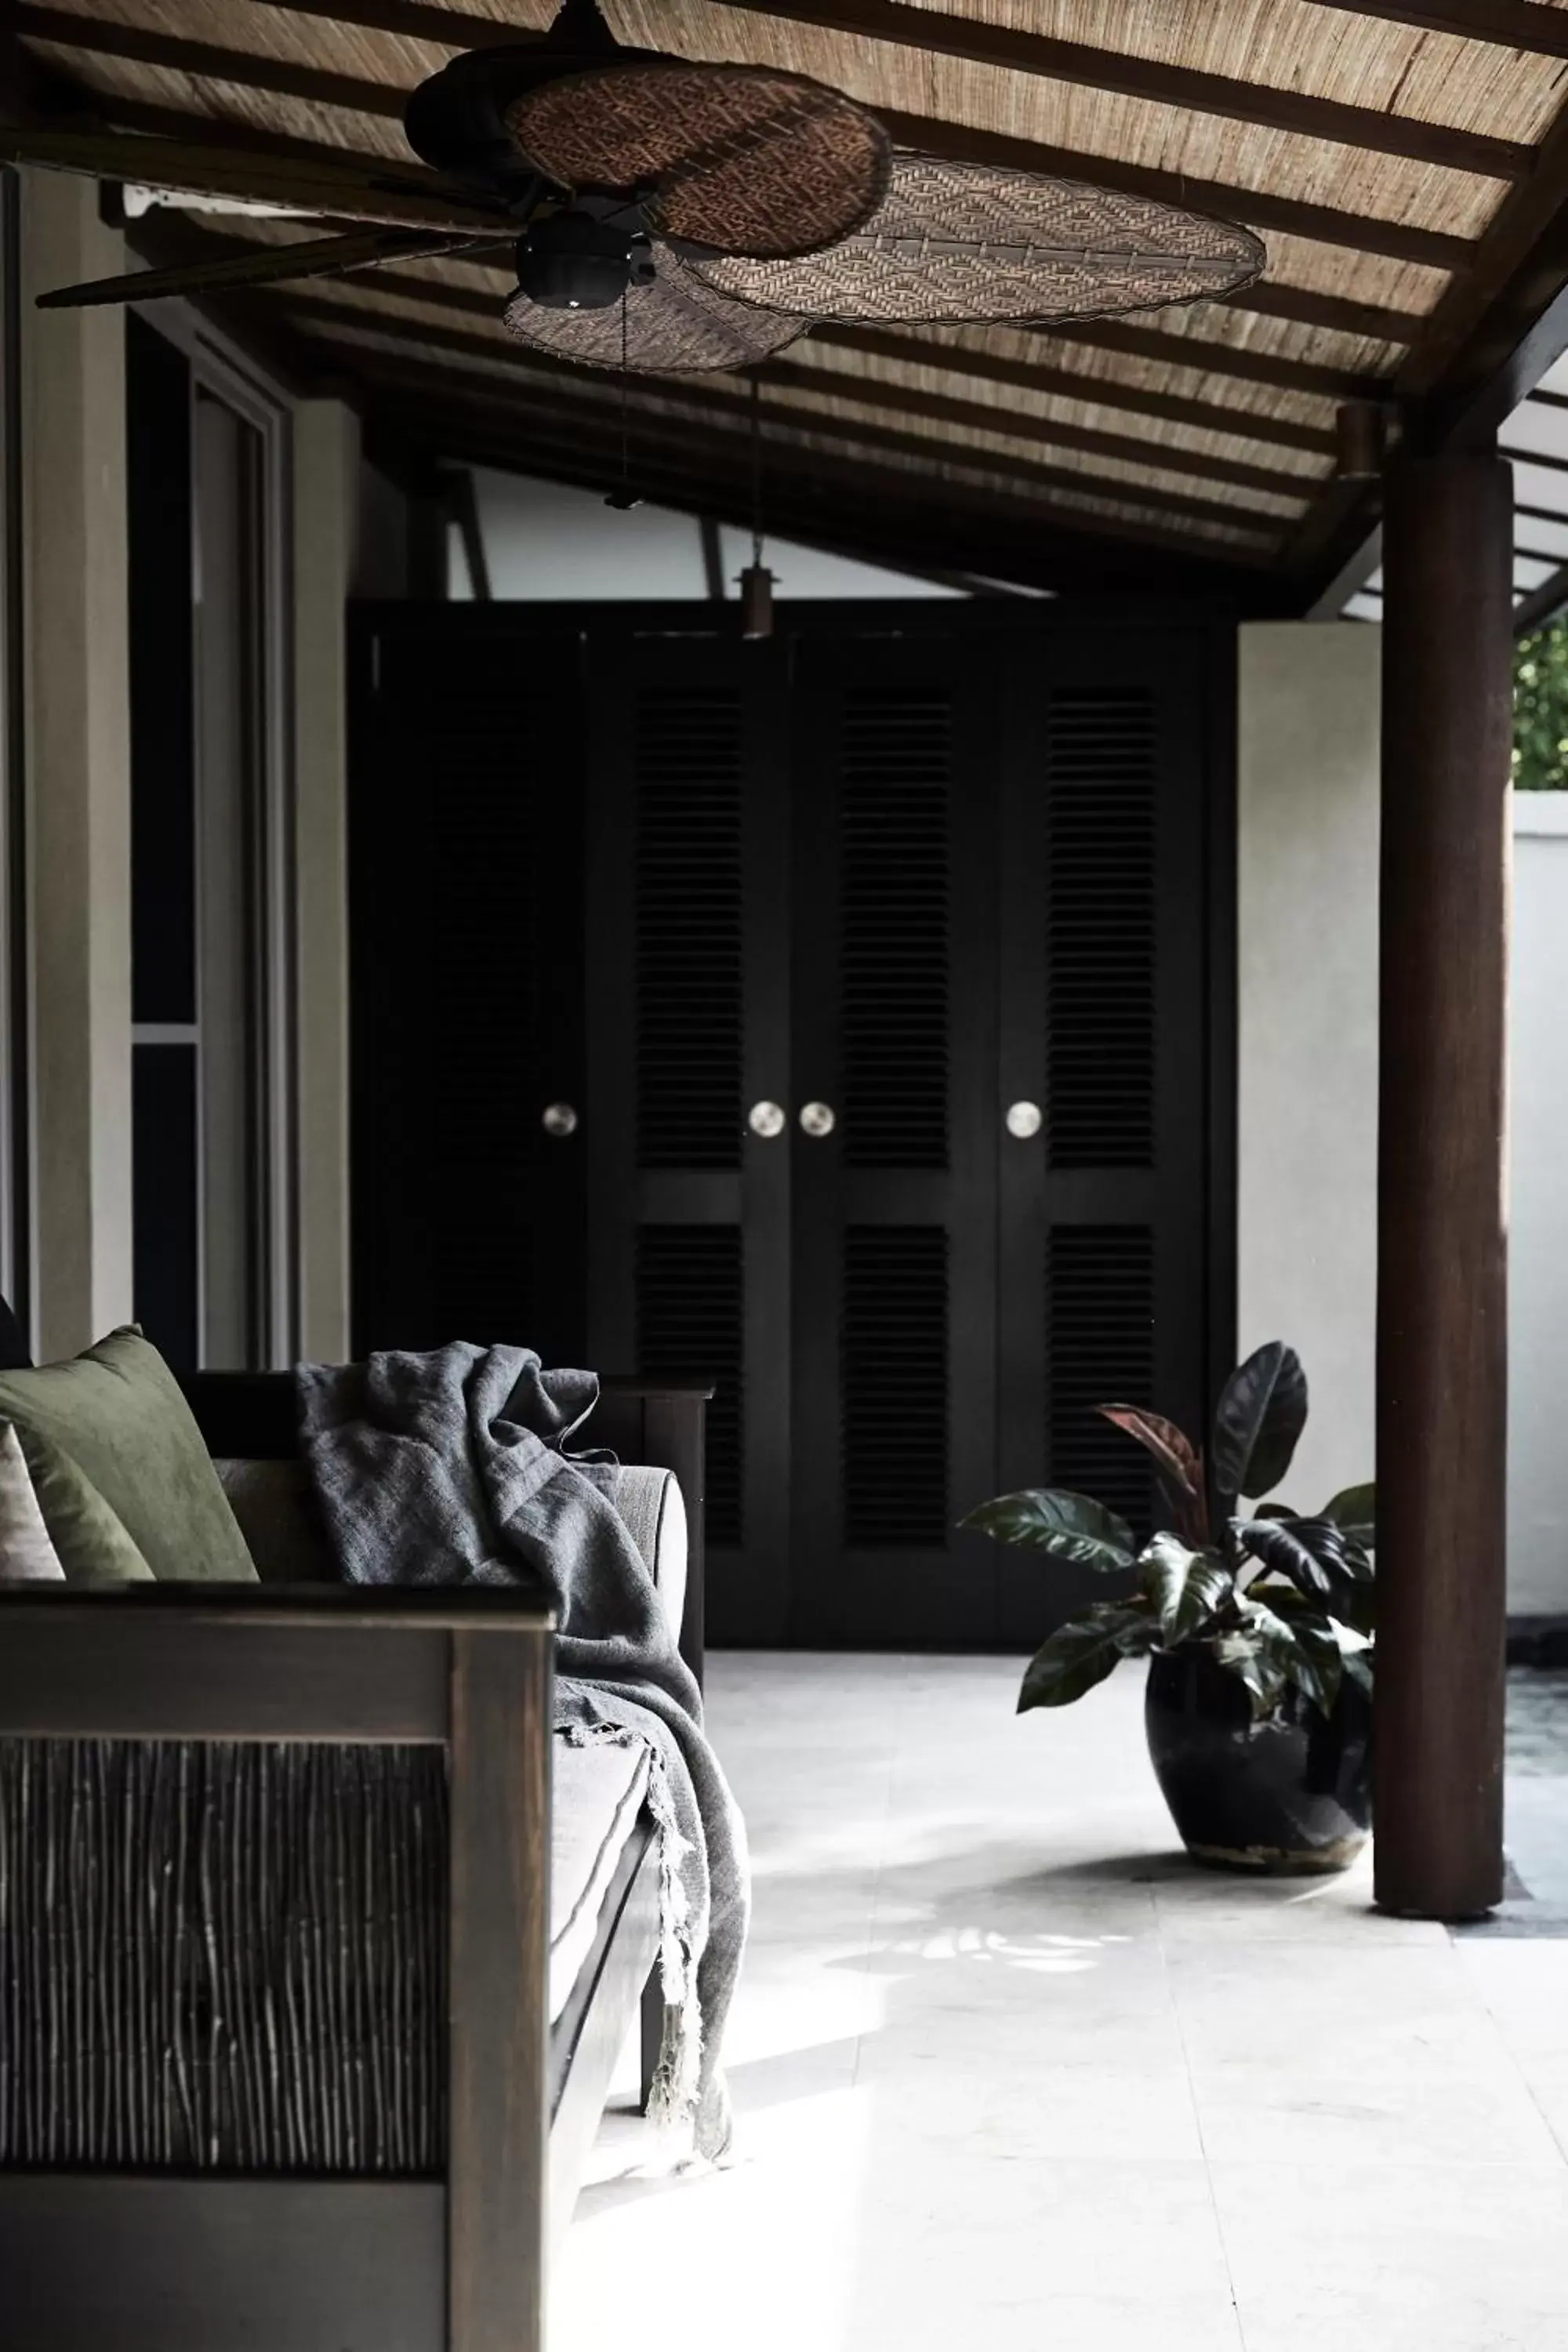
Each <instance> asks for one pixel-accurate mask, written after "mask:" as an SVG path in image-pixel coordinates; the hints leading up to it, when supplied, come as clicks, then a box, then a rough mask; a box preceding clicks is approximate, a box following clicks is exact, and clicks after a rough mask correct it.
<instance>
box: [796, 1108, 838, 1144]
mask: <svg viewBox="0 0 1568 2352" xmlns="http://www.w3.org/2000/svg"><path fill="white" fill-rule="evenodd" d="M800 1123H801V1125H802V1127H803V1128H804V1129H805V1132H806V1133H807V1135H812V1136H824V1135H831V1134H832V1132H833V1130H834V1129H835V1128H836V1127H837V1124H838V1121H837V1118H835V1117H834V1115H833V1105H832V1104H831V1103H820V1102H808V1103H802V1105H801V1107H800Z"/></svg>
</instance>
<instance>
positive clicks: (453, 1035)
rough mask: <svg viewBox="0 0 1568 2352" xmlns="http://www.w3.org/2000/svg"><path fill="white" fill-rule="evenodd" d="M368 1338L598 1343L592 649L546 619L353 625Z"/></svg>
mask: <svg viewBox="0 0 1568 2352" xmlns="http://www.w3.org/2000/svg"><path fill="white" fill-rule="evenodd" d="M350 658H351V671H350V675H351V689H352V699H351V706H350V720H351V733H350V768H349V781H350V798H349V911H350V926H351V957H352V971H351V982H352V1012H351V1020H352V1039H351V1044H352V1066H353V1097H352V1115H353V1138H352V1150H353V1345H354V1348H355V1349H356V1351H357V1352H359V1353H364V1352H366V1351H367V1350H369V1349H374V1348H426V1347H435V1346H438V1345H439V1344H441V1343H442V1342H443V1341H445V1340H447V1339H473V1340H478V1341H480V1342H488V1341H491V1340H498V1339H499V1340H517V1341H525V1342H528V1343H530V1344H531V1345H533V1346H535V1347H537V1348H538V1349H540V1350H541V1351H542V1353H543V1354H544V1356H545V1357H546V1359H547V1360H550V1359H553V1360H556V1361H558V1362H559V1361H562V1360H572V1359H573V1358H574V1357H577V1356H579V1355H580V1353H581V1350H582V1347H583V1296H582V1293H583V1265H584V1179H583V1136H582V1133H581V1130H580V1129H579V1128H574V1129H572V1130H571V1131H569V1132H566V1133H560V1132H552V1126H558V1125H559V1121H558V1119H551V1120H550V1122H549V1123H547V1114H550V1113H552V1108H555V1109H556V1110H558V1109H559V1108H561V1107H566V1108H568V1109H569V1110H575V1109H576V1108H577V1106H578V1105H579V1103H580V1101H581V1097H582V1081H583V1043H584V1041H583V1017H582V1000H583V947H584V942H583V919H582V901H583V782H584V777H583V749H582V733H583V730H582V694H583V689H582V682H581V658H582V648H581V640H580V637H579V635H578V634H577V633H576V632H575V631H574V630H571V629H569V628H565V627H563V626H562V625H560V624H559V623H558V622H556V621H555V620H554V617H553V616H552V614H550V613H549V612H548V611H545V610H536V611H532V612H531V611H529V610H528V608H526V607H523V608H518V607H513V608H511V609H510V610H507V609H505V608H496V607H486V606H474V605H469V606H463V605H457V604H440V605H435V606H429V605H425V604H374V605H361V606H359V607H358V608H357V609H356V611H355V613H354V614H353V627H352V630H351V634H350Z"/></svg>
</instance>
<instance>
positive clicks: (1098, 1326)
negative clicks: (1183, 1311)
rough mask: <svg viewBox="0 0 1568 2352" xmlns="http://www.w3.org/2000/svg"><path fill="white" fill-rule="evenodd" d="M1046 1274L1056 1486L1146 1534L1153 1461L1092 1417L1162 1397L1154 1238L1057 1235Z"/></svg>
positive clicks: (1065, 1230)
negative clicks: (1105, 1407)
mask: <svg viewBox="0 0 1568 2352" xmlns="http://www.w3.org/2000/svg"><path fill="white" fill-rule="evenodd" d="M1046 1266H1047V1271H1046V1282H1047V1296H1046V1300H1045V1319H1046V1328H1047V1367H1048V1369H1047V1398H1048V1402H1047V1428H1046V1431H1045V1433H1044V1435H1045V1447H1044V1452H1045V1459H1046V1463H1047V1475H1048V1478H1049V1483H1050V1484H1051V1485H1052V1486H1068V1487H1071V1488H1072V1489H1073V1490H1074V1492H1076V1493H1078V1494H1083V1495H1092V1496H1095V1498H1096V1499H1097V1500H1098V1501H1100V1502H1102V1503H1107V1504H1109V1505H1110V1507H1111V1509H1112V1510H1115V1511H1120V1512H1121V1515H1122V1517H1124V1518H1126V1519H1128V1520H1130V1521H1131V1523H1132V1525H1133V1526H1134V1527H1135V1528H1147V1526H1148V1523H1149V1513H1150V1503H1151V1498H1152V1489H1151V1484H1150V1478H1149V1475H1148V1467H1147V1465H1148V1456H1147V1455H1146V1454H1144V1453H1143V1452H1142V1448H1141V1447H1139V1446H1137V1445H1135V1444H1133V1442H1132V1440H1131V1438H1130V1437H1127V1436H1125V1435H1124V1434H1123V1433H1122V1432H1121V1430H1119V1429H1115V1428H1113V1427H1112V1426H1111V1424H1110V1422H1108V1421H1104V1420H1102V1419H1101V1418H1100V1414H1099V1413H1098V1412H1096V1411H1095V1407H1096V1406H1097V1405H1101V1404H1144V1403H1147V1402H1150V1401H1152V1399H1153V1398H1154V1397H1155V1394H1156V1390H1155V1381H1154V1326H1155V1293H1154V1237H1153V1234H1152V1233H1151V1232H1150V1231H1149V1229H1148V1228H1147V1226H1141V1225H1058V1227H1057V1229H1056V1231H1055V1232H1054V1233H1053V1234H1052V1235H1051V1237H1050V1246H1049V1250H1048V1253H1047V1262H1046Z"/></svg>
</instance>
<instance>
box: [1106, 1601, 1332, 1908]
mask: <svg viewBox="0 0 1568 2352" xmlns="http://www.w3.org/2000/svg"><path fill="white" fill-rule="evenodd" d="M1143 1716H1144V1722H1145V1725H1146V1726H1147V1728H1148V1734H1149V1754H1150V1756H1151V1758H1152V1760H1153V1765H1154V1770H1155V1773H1156V1775H1157V1777H1158V1779H1159V1782H1160V1787H1161V1790H1162V1791H1163V1795H1164V1799H1165V1802H1166V1803H1167V1804H1168V1805H1169V1806H1170V1808H1171V1812H1172V1816H1173V1820H1174V1822H1175V1824H1176V1827H1177V1829H1178V1830H1179V1831H1180V1832H1181V1833H1182V1839H1183V1843H1184V1844H1185V1846H1186V1849H1187V1852H1188V1853H1190V1854H1191V1855H1192V1856H1193V1858H1194V1861H1196V1862H1202V1863H1207V1864H1210V1865H1211V1866H1213V1867H1214V1868H1215V1869H1219V1870H1251V1871H1258V1872H1260V1873H1275V1874H1291V1873H1300V1872H1313V1871H1333V1870H1343V1869H1345V1868H1346V1867H1347V1866H1348V1865H1349V1864H1351V1863H1352V1862H1353V1861H1354V1860H1355V1857H1356V1855H1357V1854H1358V1853H1360V1852H1361V1849H1362V1847H1363V1845H1364V1844H1365V1843H1366V1838H1367V1832H1368V1830H1369V1829H1370V1828H1371V1825H1372V1707H1371V1705H1370V1703H1369V1701H1368V1700H1367V1698H1366V1696H1365V1694H1364V1693H1363V1692H1362V1691H1360V1690H1358V1689H1357V1688H1355V1687H1354V1686H1353V1685H1352V1684H1349V1683H1347V1684H1346V1685H1345V1686H1344V1689H1343V1691H1342V1694H1341V1697H1340V1702H1339V1705H1338V1706H1336V1707H1335V1709H1334V1711H1333V1714H1332V1715H1331V1716H1329V1717H1324V1716H1323V1715H1322V1713H1321V1711H1320V1709H1319V1708H1317V1707H1315V1706H1311V1705H1310V1702H1309V1701H1308V1700H1306V1699H1304V1698H1303V1697H1302V1696H1301V1695H1300V1692H1299V1691H1290V1692H1289V1693H1288V1694H1287V1696H1286V1697H1285V1698H1284V1700H1283V1701H1282V1702H1281V1704H1280V1706H1279V1709H1278V1710H1277V1712H1276V1713H1275V1714H1273V1715H1272V1716H1269V1717H1267V1718H1266V1719H1265V1720H1264V1721H1263V1722H1261V1723H1254V1721H1253V1719H1252V1706H1251V1702H1250V1700H1249V1699H1248V1697H1247V1693H1246V1691H1245V1690H1244V1689H1243V1688H1242V1685H1241V1684H1240V1683H1239V1682H1238V1681H1237V1678H1236V1676H1235V1675H1230V1674H1226V1671H1225V1669H1224V1667H1223V1666H1220V1665H1217V1664H1215V1661H1214V1659H1213V1658H1212V1657H1210V1655H1209V1654H1208V1652H1207V1651H1206V1650H1204V1649H1200V1648H1196V1647H1194V1648H1192V1649H1186V1650H1176V1651H1173V1652H1172V1654H1170V1655H1169V1656H1168V1657H1156V1658H1152V1659H1151V1660H1150V1662H1149V1686H1148V1691H1147V1693H1146V1696H1145V1698H1144V1706H1143Z"/></svg>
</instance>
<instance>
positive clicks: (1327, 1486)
mask: <svg viewBox="0 0 1568 2352" xmlns="http://www.w3.org/2000/svg"><path fill="white" fill-rule="evenodd" d="M1380 634H1381V633H1380V631H1379V630H1377V629H1376V628H1373V627H1365V626H1361V625H1356V626H1352V625H1350V624H1348V623H1346V624H1342V625H1325V624H1323V623H1321V622H1306V621H1301V622H1296V621H1285V622H1258V623H1253V624H1251V625H1247V626H1246V627H1244V628H1243V629H1242V630H1241V632H1240V644H1239V726H1238V742H1237V760H1238V769H1237V816H1238V842H1237V861H1238V872H1237V961H1238V969H1237V981H1238V1000H1239V1004H1238V1010H1239V1037H1238V1089H1239V1167H1238V1179H1239V1181H1238V1193H1237V1219H1238V1225H1237V1277H1238V1281H1237V1337H1238V1340H1239V1352H1240V1353H1241V1354H1242V1355H1246V1354H1247V1352H1248V1351H1249V1350H1250V1349H1253V1348H1256V1347H1258V1345H1259V1344H1260V1343H1261V1342H1262V1341H1263V1340H1265V1339H1286V1340H1288V1341H1289V1343H1290V1345H1291V1346H1292V1347H1293V1348H1295V1349H1297V1351H1298V1353H1299V1354H1300V1357H1301V1360H1302V1362H1303V1363H1304V1364H1305V1366H1306V1369H1307V1379H1308V1382H1309V1386H1310V1395H1311V1415H1310V1422H1309V1423H1308V1428H1307V1433H1306V1436H1305V1438H1304V1440H1303V1441H1302V1444H1301V1447H1300V1452H1299V1454H1298V1456H1297V1465H1298V1466H1297V1467H1296V1468H1295V1469H1294V1470H1293V1471H1292V1473H1291V1475H1290V1479H1289V1484H1288V1486H1287V1487H1286V1488H1285V1493H1286V1496H1287V1497H1288V1499H1289V1501H1291V1502H1293V1503H1294V1504H1296V1506H1297V1507H1299V1508H1300V1509H1303V1510H1310V1509H1316V1508H1318V1507H1321V1505H1322V1504H1323V1503H1326V1502H1327V1501H1328V1499H1329V1497H1330V1496H1331V1495H1332V1494H1333V1493H1334V1492H1335V1491H1336V1490H1337V1489H1338V1488H1339V1487H1341V1486H1348V1485H1349V1484H1351V1483H1352V1481H1353V1480H1356V1479H1360V1478H1368V1477H1370V1476H1371V1475H1372V1473H1373V1362H1374V1348H1375V1338H1376V1281H1377V857H1378V823H1377V818H1378V718H1379V691H1378V661H1379V653H1380V646H1379V639H1380Z"/></svg>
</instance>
